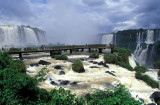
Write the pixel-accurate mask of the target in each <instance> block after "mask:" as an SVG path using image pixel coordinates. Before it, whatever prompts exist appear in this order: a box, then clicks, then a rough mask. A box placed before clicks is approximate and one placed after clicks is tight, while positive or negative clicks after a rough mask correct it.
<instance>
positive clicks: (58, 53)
mask: <svg viewBox="0 0 160 105" xmlns="http://www.w3.org/2000/svg"><path fill="white" fill-rule="evenodd" d="M50 54H51V57H52V58H54V57H55V56H56V55H61V51H51V52H50Z"/></svg>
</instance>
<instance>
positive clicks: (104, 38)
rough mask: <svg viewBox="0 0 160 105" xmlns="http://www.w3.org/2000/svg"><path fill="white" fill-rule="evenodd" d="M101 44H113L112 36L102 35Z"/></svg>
mask: <svg viewBox="0 0 160 105" xmlns="http://www.w3.org/2000/svg"><path fill="white" fill-rule="evenodd" d="M101 43H102V44H106V45H109V44H110V43H113V34H106V35H103V36H102V40H101Z"/></svg>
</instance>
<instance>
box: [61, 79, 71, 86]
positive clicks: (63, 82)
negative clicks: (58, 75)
mask: <svg viewBox="0 0 160 105" xmlns="http://www.w3.org/2000/svg"><path fill="white" fill-rule="evenodd" d="M58 81H59V82H60V84H61V85H68V84H69V83H70V81H68V80H58Z"/></svg>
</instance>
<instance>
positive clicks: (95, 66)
mask: <svg viewBox="0 0 160 105" xmlns="http://www.w3.org/2000/svg"><path fill="white" fill-rule="evenodd" d="M89 68H99V67H97V66H91V67H89Z"/></svg>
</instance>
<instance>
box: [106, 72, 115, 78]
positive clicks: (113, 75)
mask: <svg viewBox="0 0 160 105" xmlns="http://www.w3.org/2000/svg"><path fill="white" fill-rule="evenodd" d="M105 73H108V74H110V75H112V76H115V77H116V75H115V74H113V73H112V72H110V71H105Z"/></svg>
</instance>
